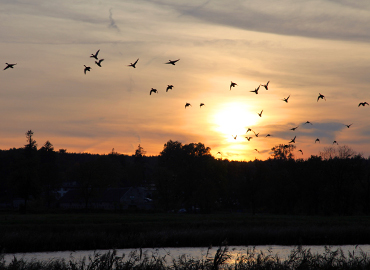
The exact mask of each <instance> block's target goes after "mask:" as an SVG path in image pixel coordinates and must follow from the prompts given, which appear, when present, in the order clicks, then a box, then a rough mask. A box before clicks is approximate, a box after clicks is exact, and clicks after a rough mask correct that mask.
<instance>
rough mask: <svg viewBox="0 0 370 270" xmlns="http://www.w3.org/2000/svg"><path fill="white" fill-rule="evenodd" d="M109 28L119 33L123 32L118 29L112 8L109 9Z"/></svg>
mask: <svg viewBox="0 0 370 270" xmlns="http://www.w3.org/2000/svg"><path fill="white" fill-rule="evenodd" d="M109 28H113V29H116V30H117V31H118V32H120V31H121V30H120V29H119V28H118V26H117V24H116V21H115V20H114V19H113V13H112V8H110V9H109Z"/></svg>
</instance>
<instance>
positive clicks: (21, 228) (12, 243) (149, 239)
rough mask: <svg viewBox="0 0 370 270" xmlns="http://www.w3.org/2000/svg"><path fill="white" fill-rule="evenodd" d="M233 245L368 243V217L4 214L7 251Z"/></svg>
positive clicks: (0, 237) (0, 218)
mask: <svg viewBox="0 0 370 270" xmlns="http://www.w3.org/2000/svg"><path fill="white" fill-rule="evenodd" d="M225 239H227V240H228V243H229V245H250V246H251V245H252V246H253V245H345V244H346V245H347V244H348V245H349V244H369V243H370V217H364V216H361V217H307V216H299V217H297V216H271V215H261V216H251V215H249V214H237V213H217V214H208V215H202V214H173V213H169V214H163V213H161V214H153V213H151V214H142V213H136V214H134V213H130V214H127V213H125V214H114V213H99V214H97V213H85V214H81V213H80V214H77V213H76V214H71V213H69V214H27V215H21V214H14V213H13V214H12V213H10V214H4V213H2V214H0V250H3V252H6V253H13V252H37V251H62V250H95V249H121V248H144V247H196V246H209V245H213V246H218V245H221V243H222V242H223V241H224V240H225Z"/></svg>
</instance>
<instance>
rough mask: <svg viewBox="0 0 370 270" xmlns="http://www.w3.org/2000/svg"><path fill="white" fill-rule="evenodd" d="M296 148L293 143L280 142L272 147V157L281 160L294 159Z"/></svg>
mask: <svg viewBox="0 0 370 270" xmlns="http://www.w3.org/2000/svg"><path fill="white" fill-rule="evenodd" d="M295 148H296V146H295V145H293V144H279V145H276V146H274V147H273V148H271V150H272V152H273V154H272V157H273V158H274V159H280V160H287V159H293V158H294V154H293V150H294V149H295Z"/></svg>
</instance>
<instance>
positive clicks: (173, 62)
mask: <svg viewBox="0 0 370 270" xmlns="http://www.w3.org/2000/svg"><path fill="white" fill-rule="evenodd" d="M179 60H180V59H177V60H168V62H167V63H165V64H171V65H175V64H176V62H177V61H179Z"/></svg>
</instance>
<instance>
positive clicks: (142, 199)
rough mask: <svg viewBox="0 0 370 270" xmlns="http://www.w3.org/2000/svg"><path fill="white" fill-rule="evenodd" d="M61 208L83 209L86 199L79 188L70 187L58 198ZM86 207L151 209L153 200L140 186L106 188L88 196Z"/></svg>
mask: <svg viewBox="0 0 370 270" xmlns="http://www.w3.org/2000/svg"><path fill="white" fill-rule="evenodd" d="M59 207H60V208H63V209H83V208H85V207H86V201H85V198H84V197H83V195H82V193H81V191H80V190H79V189H71V190H69V191H68V192H66V193H65V194H64V196H63V197H61V198H60V199H59ZM87 207H88V208H92V209H107V210H115V209H129V208H137V209H152V208H153V202H152V200H151V199H150V198H148V192H147V190H146V189H144V188H142V187H127V188H108V189H106V190H102V191H101V192H99V193H98V194H97V195H95V196H91V197H90V198H88V205H87Z"/></svg>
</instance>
